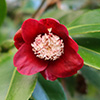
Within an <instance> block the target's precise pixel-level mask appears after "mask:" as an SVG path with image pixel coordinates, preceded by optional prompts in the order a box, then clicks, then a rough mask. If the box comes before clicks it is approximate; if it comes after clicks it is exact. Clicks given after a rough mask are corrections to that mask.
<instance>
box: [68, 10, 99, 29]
mask: <svg viewBox="0 0 100 100" xmlns="http://www.w3.org/2000/svg"><path fill="white" fill-rule="evenodd" d="M90 24H100V9H96V10H92V11H89V12H87V13H85V14H83V15H81V16H80V17H79V18H77V19H76V20H74V21H73V22H72V23H70V24H69V27H72V26H77V25H90Z"/></svg>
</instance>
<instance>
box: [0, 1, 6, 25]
mask: <svg viewBox="0 0 100 100" xmlns="http://www.w3.org/2000/svg"><path fill="white" fill-rule="evenodd" d="M5 16H6V2H5V0H0V26H1V24H2V23H3V20H4V18H5Z"/></svg>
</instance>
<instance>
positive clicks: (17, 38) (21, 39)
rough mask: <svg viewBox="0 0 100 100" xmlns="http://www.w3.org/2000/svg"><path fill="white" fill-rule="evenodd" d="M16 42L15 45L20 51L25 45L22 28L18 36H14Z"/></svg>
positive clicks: (17, 33)
mask: <svg viewBox="0 0 100 100" xmlns="http://www.w3.org/2000/svg"><path fill="white" fill-rule="evenodd" d="M14 41H15V43H14V45H15V47H16V48H17V49H19V48H20V47H21V45H22V44H24V40H23V38H22V30H21V28H20V29H19V30H18V31H17V32H16V34H15V36H14Z"/></svg>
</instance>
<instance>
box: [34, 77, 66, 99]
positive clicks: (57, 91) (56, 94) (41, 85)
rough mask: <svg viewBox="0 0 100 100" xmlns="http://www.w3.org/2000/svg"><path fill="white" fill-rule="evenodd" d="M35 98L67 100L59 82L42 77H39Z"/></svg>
mask: <svg viewBox="0 0 100 100" xmlns="http://www.w3.org/2000/svg"><path fill="white" fill-rule="evenodd" d="M33 97H34V99H35V100H67V99H66V96H65V93H64V90H63V88H62V86H61V84H60V83H59V81H57V80H56V81H53V82H52V81H48V80H45V79H44V78H43V77H42V76H39V82H38V83H37V86H36V88H35V91H34V92H33Z"/></svg>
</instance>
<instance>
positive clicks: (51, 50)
mask: <svg viewBox="0 0 100 100" xmlns="http://www.w3.org/2000/svg"><path fill="white" fill-rule="evenodd" d="M48 30H49V33H48V34H47V33H45V34H44V35H41V34H39V35H38V36H37V37H36V38H35V41H34V42H33V43H32V44H31V46H32V50H33V51H34V54H35V55H36V57H38V58H40V59H44V60H56V59H58V58H59V57H60V56H61V55H62V54H63V53H64V43H63V40H62V39H60V38H59V37H58V36H57V35H54V34H53V33H51V29H48Z"/></svg>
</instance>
